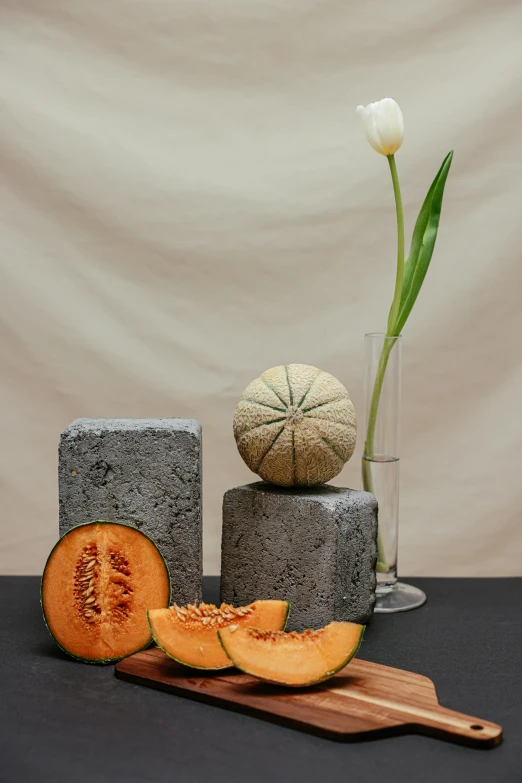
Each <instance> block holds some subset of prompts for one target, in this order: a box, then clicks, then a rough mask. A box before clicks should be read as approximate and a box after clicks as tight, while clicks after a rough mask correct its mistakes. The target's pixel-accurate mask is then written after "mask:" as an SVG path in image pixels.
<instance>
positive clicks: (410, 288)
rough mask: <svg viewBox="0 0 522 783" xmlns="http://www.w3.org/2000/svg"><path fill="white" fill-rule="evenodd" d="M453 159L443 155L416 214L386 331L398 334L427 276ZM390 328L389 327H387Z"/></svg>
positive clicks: (451, 153)
mask: <svg viewBox="0 0 522 783" xmlns="http://www.w3.org/2000/svg"><path fill="white" fill-rule="evenodd" d="M452 159H453V150H452V151H451V152H449V153H448V154H447V155H446V157H445V158H444V161H443V163H442V166H441V167H440V169H439V171H438V173H437V176H436V177H435V179H434V180H433V182H432V184H431V187H430V189H429V190H428V195H427V196H426V198H425V199H424V203H423V205H422V207H421V210H420V212H419V217H418V218H417V222H416V223H415V228H414V229H413V236H412V240H411V246H410V252H409V255H408V258H407V259H406V262H405V264H404V278H403V286H402V294H401V302H400V306H399V314H398V316H397V322H396V323H395V324H394V325H392V324H388V327H389V328H388V334H392V335H399V334H400V333H401V331H402V330H403V328H404V324H405V323H406V321H407V319H408V316H409V314H410V313H411V310H412V308H413V305H414V304H415V300H416V299H417V296H418V294H419V291H420V289H421V287H422V284H423V282H424V278H425V277H426V272H427V271H428V267H429V265H430V261H431V257H432V255H433V250H434V248H435V240H436V239H437V231H438V228H439V220H440V212H441V209H442V197H443V195H444V187H445V185H446V180H447V178H448V174H449V170H450V166H451V161H452ZM390 327H392V328H391V329H390Z"/></svg>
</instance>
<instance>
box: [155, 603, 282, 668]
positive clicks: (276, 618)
mask: <svg viewBox="0 0 522 783" xmlns="http://www.w3.org/2000/svg"><path fill="white" fill-rule="evenodd" d="M289 607H290V604H289V603H288V601H255V602H254V603H253V604H249V605H248V606H240V607H234V606H231V605H230V604H221V606H220V607H217V606H214V604H205V603H200V604H199V605H197V604H189V605H188V606H178V605H177V604H174V606H171V607H170V608H169V609H149V611H148V612H147V616H148V618H149V625H150V630H151V631H152V635H153V637H154V641H155V642H156V644H157V645H158V647H161V649H162V650H163V651H164V652H166V653H167V655H169V656H170V657H171V658H174V660H175V661H178V663H182V664H184V665H185V666H191V667H193V668H195V669H226V668H228V667H229V666H232V664H231V663H230V660H229V658H228V656H227V655H226V653H225V652H224V650H223V648H222V646H221V644H220V642H219V639H218V635H217V631H218V629H223V628H226V627H227V626H229V625H235V626H236V627H238V628H240V627H242V626H252V627H254V628H263V629H269V630H282V629H283V628H284V627H285V625H286V618H287V617H288V610H289Z"/></svg>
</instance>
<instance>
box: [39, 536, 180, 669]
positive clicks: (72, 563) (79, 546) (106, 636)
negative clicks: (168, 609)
mask: <svg viewBox="0 0 522 783" xmlns="http://www.w3.org/2000/svg"><path fill="white" fill-rule="evenodd" d="M41 595H42V607H43V612H44V617H45V621H46V623H47V626H48V628H49V630H50V632H51V634H52V635H53V636H54V638H55V640H56V642H57V643H58V644H59V646H60V647H61V648H62V649H63V650H65V652H67V653H69V655H72V656H73V657H75V658H79V659H80V660H83V661H88V662H96V663H108V662H110V661H117V660H120V659H121V658H124V657H125V656H127V655H131V654H132V653H134V652H137V651H138V650H141V649H143V648H144V647H147V646H148V645H149V644H150V643H151V641H152V637H151V633H150V630H149V626H148V623H147V607H149V606H168V604H169V601H170V577H169V572H168V568H167V566H166V563H165V561H164V559H163V557H162V556H161V554H160V552H159V550H158V549H157V547H156V545H155V544H154V543H153V542H152V541H151V540H150V539H149V538H148V537H147V536H145V535H144V534H143V533H140V531H139V530H136V529H135V528H132V527H129V526H127V525H120V524H117V523H113V522H92V523H90V524H87V525H79V526H78V527H75V528H73V529H72V530H71V531H69V533H67V534H66V535H65V536H64V537H63V538H62V539H61V540H60V541H59V542H58V544H57V545H56V546H55V548H54V549H53V551H52V552H51V554H50V556H49V559H48V561H47V565H46V567H45V571H44V575H43V578H42V591H41Z"/></svg>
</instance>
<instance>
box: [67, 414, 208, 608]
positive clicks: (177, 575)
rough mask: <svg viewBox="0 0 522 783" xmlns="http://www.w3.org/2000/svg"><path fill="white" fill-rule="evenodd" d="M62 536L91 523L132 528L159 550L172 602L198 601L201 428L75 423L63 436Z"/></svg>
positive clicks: (160, 422)
mask: <svg viewBox="0 0 522 783" xmlns="http://www.w3.org/2000/svg"><path fill="white" fill-rule="evenodd" d="M58 483H59V493H60V535H64V533H66V532H67V531H68V530H70V529H71V527H74V526H75V525H79V524H81V523H83V522H91V521H93V520H94V519H110V520H111V521H113V522H124V523H126V524H128V525H133V526H134V527H137V528H138V529H139V530H142V531H143V532H144V533H146V534H147V535H148V536H150V538H152V540H153V541H154V542H155V543H156V544H157V545H158V547H159V548H160V550H161V552H162V554H163V556H164V558H165V560H166V561H167V564H168V566H169V569H170V575H171V579H172V598H173V600H174V601H177V602H178V603H187V602H189V601H194V600H195V599H198V600H199V599H201V584H202V543H201V537H202V521H201V425H200V423H199V422H198V421H195V420H194V419H76V421H74V422H73V423H72V424H71V425H70V426H69V427H67V429H66V430H64V432H63V433H62V435H61V438H60V449H59V466H58Z"/></svg>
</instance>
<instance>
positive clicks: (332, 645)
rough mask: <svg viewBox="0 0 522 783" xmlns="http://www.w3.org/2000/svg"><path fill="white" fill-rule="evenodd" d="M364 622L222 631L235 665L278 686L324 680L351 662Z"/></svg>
mask: <svg viewBox="0 0 522 783" xmlns="http://www.w3.org/2000/svg"><path fill="white" fill-rule="evenodd" d="M363 633H364V626H363V625H356V624H355V623H335V622H334V623H330V624H329V625H326V626H325V627H324V628H321V629H320V630H318V631H311V630H306V631H303V632H302V633H297V632H296V631H292V632H290V633H284V631H260V630H258V629H256V628H242V627H240V626H239V625H231V626H229V627H228V628H223V629H222V630H221V629H220V630H219V631H218V635H219V640H220V642H221V645H222V647H223V650H224V651H225V652H226V654H227V655H228V657H229V658H230V660H231V661H232V663H233V664H234V666H237V668H238V669H241V670H242V671H244V672H246V673H247V674H252V675H254V676H255V677H259V678H260V679H262V680H267V681H268V682H273V683H276V684H278V685H291V686H294V687H300V686H303V685H313V684H315V683H317V682H323V680H327V679H328V678H329V677H332V676H333V675H334V674H335V673H336V672H338V671H339V670H340V669H342V668H343V667H344V666H346V664H347V663H349V662H350V661H351V659H352V658H353V656H354V655H355V653H356V652H357V650H358V649H359V645H360V644H361V641H362V637H363Z"/></svg>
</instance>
